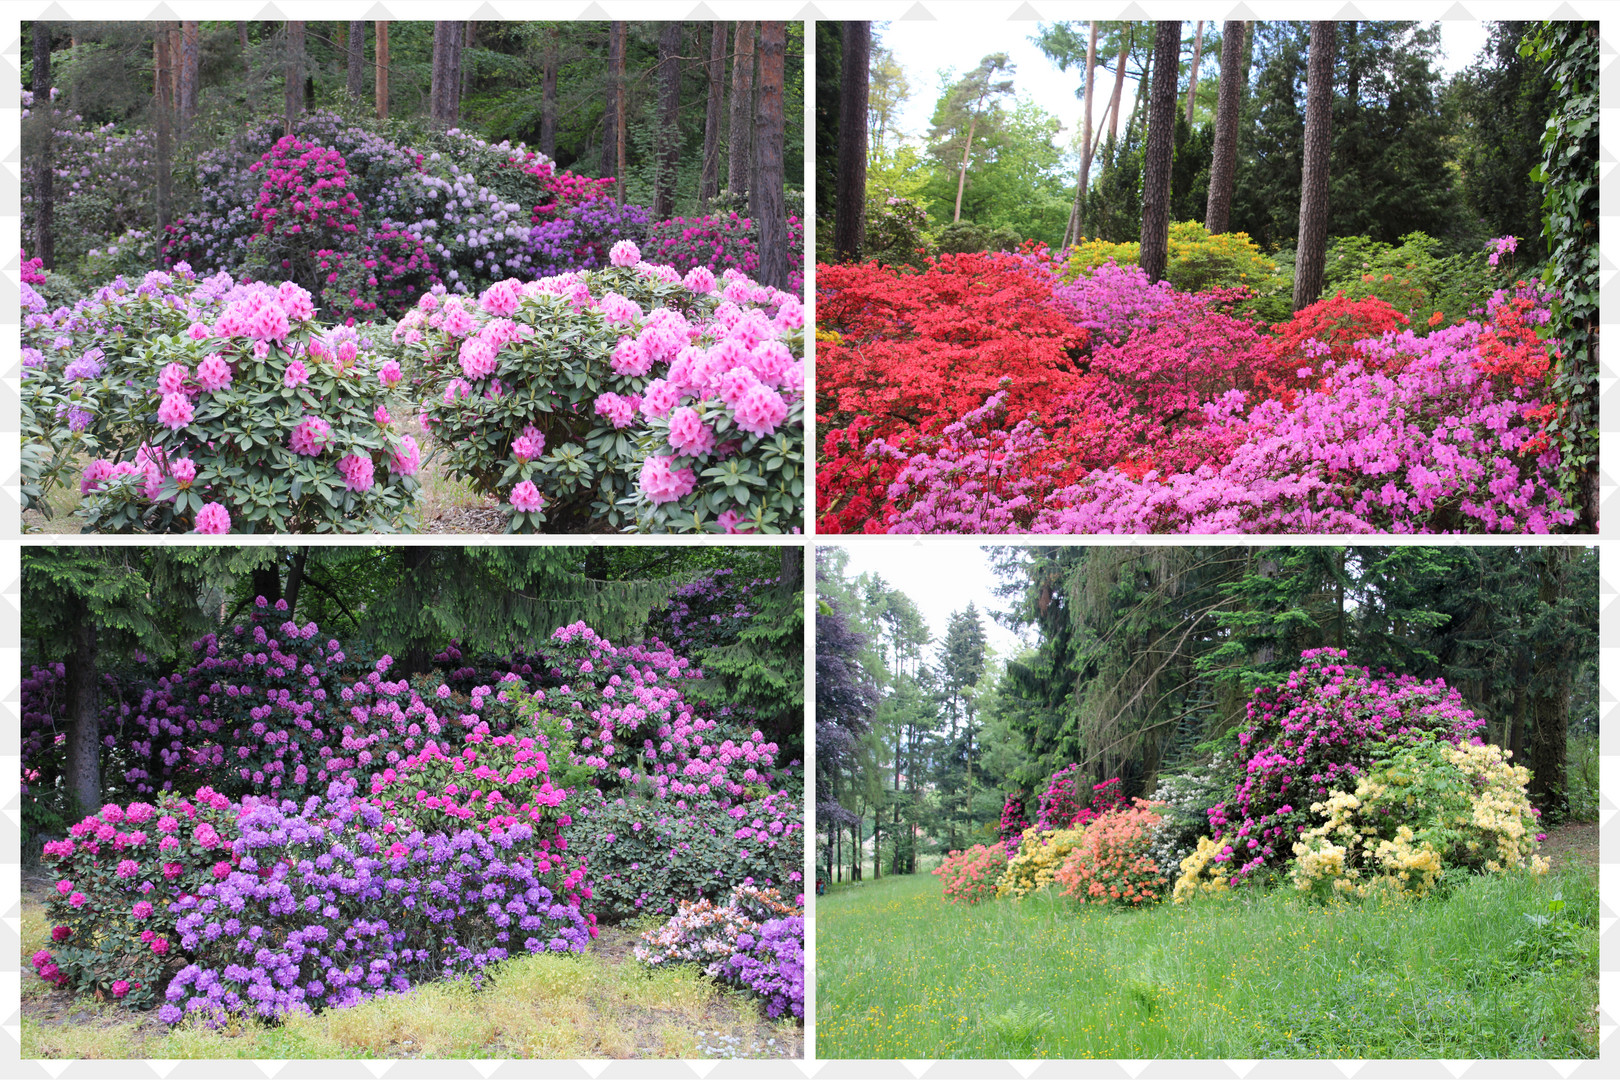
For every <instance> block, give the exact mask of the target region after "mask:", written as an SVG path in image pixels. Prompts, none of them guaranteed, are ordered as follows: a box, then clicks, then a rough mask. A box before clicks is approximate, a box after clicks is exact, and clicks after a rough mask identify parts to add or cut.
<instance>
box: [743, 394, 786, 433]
mask: <svg viewBox="0 0 1620 1080" xmlns="http://www.w3.org/2000/svg"><path fill="white" fill-rule="evenodd" d="M733 411H734V414H735V416H736V419H737V426H738V427H739V428H741V429H742V430H743V431H749V432H752V433H753V434H755V435H770V434H772V433H774V432H775V431H776V426H777V425H778V424H780V423H781V422H782V421H783V419H784V418H786V416H787V414H788V406H787V402H785V401H783V400H782V395H781V394H778V393H777V392H776V391H775V390H772V389H771V388H770V387H768V386H766V385H764V384H763V383H759V382H756V383H754V385H753V386H751V387H749V388H748V390H747V391H746V392H745V393H744V394H743V396H742V398H741V399H740V400H739V401H738V402H737V404H736V405H735V406H734V409H733Z"/></svg>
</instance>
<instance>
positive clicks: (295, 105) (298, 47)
mask: <svg viewBox="0 0 1620 1080" xmlns="http://www.w3.org/2000/svg"><path fill="white" fill-rule="evenodd" d="M282 67H283V70H284V71H285V72H286V76H287V89H286V105H287V117H286V119H287V130H286V134H288V135H291V134H292V133H293V129H294V128H296V127H297V126H298V118H299V117H300V116H303V115H304V24H303V23H301V22H288V23H287V57H286V60H285V62H284V63H283V65H282Z"/></svg>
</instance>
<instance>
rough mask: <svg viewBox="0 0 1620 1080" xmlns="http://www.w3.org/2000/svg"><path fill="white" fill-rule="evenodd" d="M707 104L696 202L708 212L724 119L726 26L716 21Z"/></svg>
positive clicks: (711, 41) (711, 36) (715, 192)
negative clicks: (701, 204) (701, 202)
mask: <svg viewBox="0 0 1620 1080" xmlns="http://www.w3.org/2000/svg"><path fill="white" fill-rule="evenodd" d="M708 75H709V100H708V107H707V108H706V109H705V110H704V113H703V175H702V178H701V179H700V180H699V181H698V198H699V199H701V200H703V207H704V209H705V210H707V209H708V206H709V202H710V201H711V200H712V199H713V198H714V197H715V196H716V195H718V194H719V193H720V126H721V123H722V122H723V121H724V119H725V88H726V24H725V23H723V22H720V21H718V20H716V21H715V23H714V25H713V26H711V27H710V28H709V66H708Z"/></svg>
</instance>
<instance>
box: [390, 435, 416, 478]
mask: <svg viewBox="0 0 1620 1080" xmlns="http://www.w3.org/2000/svg"><path fill="white" fill-rule="evenodd" d="M421 469H422V451H421V450H420V448H418V447H417V445H416V440H415V439H414V438H412V437H411V436H409V435H401V436H400V437H399V444H398V445H397V446H396V447H395V448H394V451H393V453H392V454H390V455H389V458H388V471H389V472H392V473H398V474H399V475H400V476H415V475H416V474H417V473H418V472H420V471H421Z"/></svg>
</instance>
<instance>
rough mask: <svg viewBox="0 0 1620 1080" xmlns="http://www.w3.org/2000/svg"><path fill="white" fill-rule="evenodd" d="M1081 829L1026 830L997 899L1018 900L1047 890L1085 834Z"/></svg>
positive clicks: (1002, 880) (1004, 874) (1003, 879)
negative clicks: (1035, 892) (1039, 890)
mask: <svg viewBox="0 0 1620 1080" xmlns="http://www.w3.org/2000/svg"><path fill="white" fill-rule="evenodd" d="M1085 834H1086V830H1085V829H1083V828H1080V829H1051V830H1047V831H1042V830H1040V829H1025V830H1024V839H1023V841H1022V842H1021V843H1020V844H1019V845H1018V853H1017V854H1016V855H1014V856H1013V857H1012V859H1011V860H1010V861H1009V862H1008V863H1007V870H1006V872H1005V873H1003V874H1002V875H1001V880H1000V881H998V882H996V898H997V899H998V900H999V899H1005V898H1007V897H1011V898H1013V899H1014V900H1016V899H1018V898H1020V897H1023V896H1027V895H1029V894H1030V893H1032V892H1034V891H1035V890H1037V889H1044V888H1046V886H1048V885H1050V884H1052V882H1053V880H1054V879H1055V878H1056V875H1057V871H1058V867H1060V866H1062V865H1063V860H1064V859H1066V858H1068V857H1069V853H1070V852H1072V851H1073V850H1074V849H1075V847H1076V846H1078V845H1079V844H1080V842H1081V840H1082V839H1083V838H1084V837H1085Z"/></svg>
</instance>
